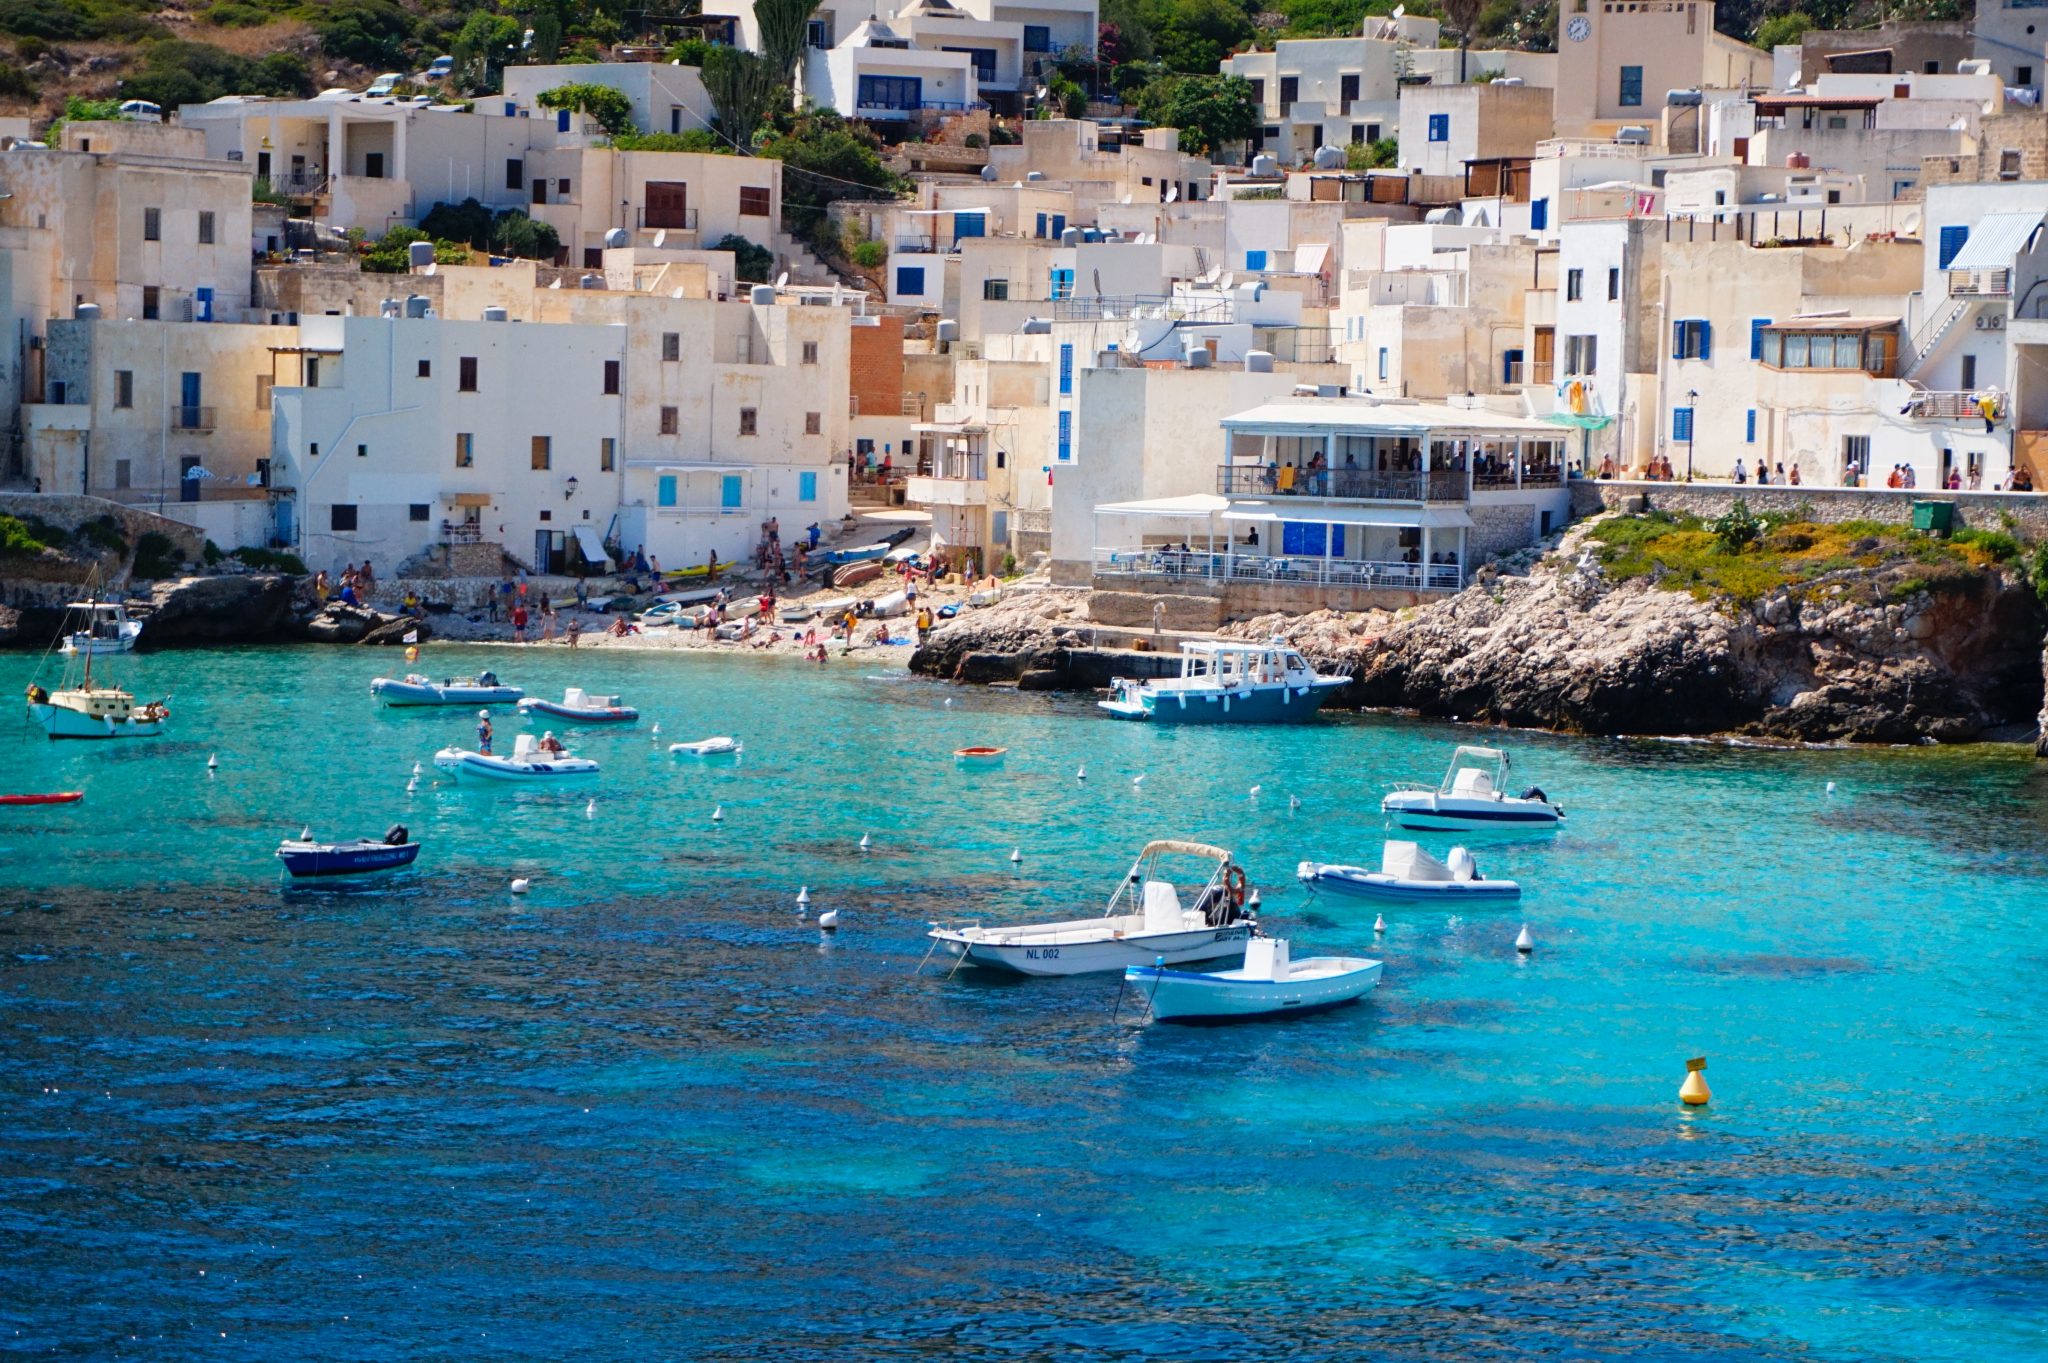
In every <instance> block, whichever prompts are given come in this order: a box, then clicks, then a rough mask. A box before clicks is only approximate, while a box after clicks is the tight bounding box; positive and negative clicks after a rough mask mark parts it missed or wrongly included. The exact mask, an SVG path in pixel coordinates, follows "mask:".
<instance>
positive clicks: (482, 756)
mask: <svg viewBox="0 0 2048 1363" xmlns="http://www.w3.org/2000/svg"><path fill="white" fill-rule="evenodd" d="M434 765H435V766H437V767H439V768H440V769H441V770H442V771H445V772H449V773H451V774H452V775H455V776H481V777H484V778H486V779H488V780H492V781H560V780H564V779H567V778H573V777H578V776H595V775H597V763H595V762H593V761H592V760H591V759H589V758H587V757H577V756H575V755H573V754H572V753H570V752H569V751H568V750H567V749H562V750H559V751H554V752H550V751H546V750H544V749H543V748H542V747H541V746H540V740H539V739H537V738H535V737H534V736H533V735H532V734H521V735H519V737H518V738H516V739H514V740H513V743H512V755H511V756H510V757H499V756H496V755H494V754H492V753H485V752H472V751H470V750H469V749H467V748H443V749H441V751H439V752H437V753H435V754H434Z"/></svg>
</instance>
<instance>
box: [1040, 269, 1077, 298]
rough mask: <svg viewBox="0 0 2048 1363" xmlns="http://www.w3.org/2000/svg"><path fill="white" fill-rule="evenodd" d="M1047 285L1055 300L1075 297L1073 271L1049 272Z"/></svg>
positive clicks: (1047, 273)
mask: <svg viewBox="0 0 2048 1363" xmlns="http://www.w3.org/2000/svg"><path fill="white" fill-rule="evenodd" d="M1046 283H1047V285H1048V287H1049V288H1050V290H1051V295H1052V297H1053V298H1055V299H1059V298H1072V297H1073V296H1074V272H1073V271H1072V270H1048V271H1047V272H1046Z"/></svg>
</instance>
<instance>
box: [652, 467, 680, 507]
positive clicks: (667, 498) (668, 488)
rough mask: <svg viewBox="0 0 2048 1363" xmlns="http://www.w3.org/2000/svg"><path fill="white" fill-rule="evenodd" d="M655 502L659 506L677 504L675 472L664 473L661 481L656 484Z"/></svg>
mask: <svg viewBox="0 0 2048 1363" xmlns="http://www.w3.org/2000/svg"><path fill="white" fill-rule="evenodd" d="M654 502H655V505H657V506H674V505H675V504H676V476H675V475H674V474H673V473H664V474H662V475H661V481H660V482H658V483H657V484H655V490H654Z"/></svg>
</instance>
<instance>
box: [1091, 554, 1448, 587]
mask: <svg viewBox="0 0 2048 1363" xmlns="http://www.w3.org/2000/svg"><path fill="white" fill-rule="evenodd" d="M1095 574H1096V576H1098V577H1172V578H1179V579H1182V580H1187V581H1199V582H1279V583H1288V584H1299V585H1304V586H1323V587H1361V588H1367V589H1375V588H1379V589H1387V590H1395V591H1424V592H1455V591H1457V590H1459V589H1460V588H1462V587H1463V586H1464V585H1465V570H1464V569H1463V568H1462V567H1460V566H1459V565H1458V564H1455V563H1405V562H1400V561H1388V560H1380V559H1356V558H1319V557H1314V556H1310V555H1305V554H1302V555H1275V556H1272V557H1267V556H1263V555H1244V554H1211V553H1203V552H1201V551H1194V552H1183V551H1181V550H1179V549H1166V548H1144V547H1134V548H1121V549H1097V550H1096V551H1095Z"/></svg>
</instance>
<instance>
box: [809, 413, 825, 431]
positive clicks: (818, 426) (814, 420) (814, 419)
mask: <svg viewBox="0 0 2048 1363" xmlns="http://www.w3.org/2000/svg"><path fill="white" fill-rule="evenodd" d="M824 433H825V418H824V417H823V416H822V415H820V414H819V413H817V412H805V413H804V434H805V435H823V434H824Z"/></svg>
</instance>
